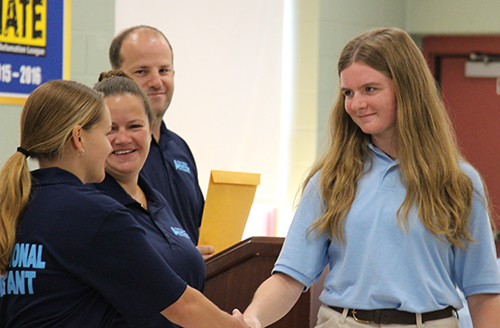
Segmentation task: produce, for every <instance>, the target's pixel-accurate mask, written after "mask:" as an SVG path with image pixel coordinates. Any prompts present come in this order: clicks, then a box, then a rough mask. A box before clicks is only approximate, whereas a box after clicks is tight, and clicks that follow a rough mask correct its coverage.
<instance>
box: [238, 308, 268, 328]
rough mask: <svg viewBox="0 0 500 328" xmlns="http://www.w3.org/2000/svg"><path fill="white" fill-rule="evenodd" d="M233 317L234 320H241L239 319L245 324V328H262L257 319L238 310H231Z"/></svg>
mask: <svg viewBox="0 0 500 328" xmlns="http://www.w3.org/2000/svg"><path fill="white" fill-rule="evenodd" d="M233 316H234V317H235V318H237V319H238V320H241V319H242V320H244V321H245V323H246V326H245V328H262V325H261V323H260V321H259V320H258V319H257V318H255V317H253V316H250V315H248V314H245V315H244V314H242V313H241V312H240V310H238V309H234V310H233Z"/></svg>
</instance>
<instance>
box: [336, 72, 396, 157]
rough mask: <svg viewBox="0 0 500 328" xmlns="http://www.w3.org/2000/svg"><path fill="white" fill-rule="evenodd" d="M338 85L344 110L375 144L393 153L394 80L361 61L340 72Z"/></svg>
mask: <svg viewBox="0 0 500 328" xmlns="http://www.w3.org/2000/svg"><path fill="white" fill-rule="evenodd" d="M340 87H341V90H342V94H343V95H344V106H345V110H346V112H347V114H349V116H350V117H351V119H352V120H353V121H354V123H356V125H357V126H359V128H360V129H361V130H362V131H363V132H364V133H366V134H369V135H371V139H372V142H373V144H374V145H375V146H377V147H378V148H380V149H382V150H383V151H384V152H386V153H387V154H389V155H391V156H393V155H395V149H394V145H393V144H394V138H393V137H394V135H395V132H396V115H397V114H396V108H397V105H396V94H395V92H394V83H393V81H392V80H391V79H390V78H388V77H387V76H385V75H384V74H382V73H380V72H379V71H377V70H375V69H373V68H371V67H370V66H368V65H366V64H363V63H361V62H354V63H353V64H351V65H350V66H348V67H347V68H345V69H344V70H342V72H341V73H340Z"/></svg>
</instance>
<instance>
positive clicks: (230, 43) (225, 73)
mask: <svg viewBox="0 0 500 328" xmlns="http://www.w3.org/2000/svg"><path fill="white" fill-rule="evenodd" d="M115 6H116V19H115V28H116V33H118V32H119V31H121V30H123V29H125V28H127V27H130V26H133V25H138V24H147V25H151V26H154V27H156V28H158V29H160V30H162V31H163V32H164V33H165V35H166V36H167V38H168V39H169V41H170V43H171V44H172V47H173V49H174V69H175V92H174V97H173V101H172V104H171V106H170V108H169V109H168V111H167V114H166V115H165V121H166V123H167V126H168V127H169V128H170V129H171V130H173V131H175V132H177V133H178V134H180V135H181V136H182V137H183V138H184V139H185V140H186V141H187V142H188V144H189V145H190V147H191V150H192V151H193V154H194V155H195V158H196V162H197V165H198V172H199V179H200V185H201V188H202V190H203V191H204V192H206V189H207V186H208V181H209V176H210V170H212V169H216V170H230V171H244V172H255V173H261V185H260V186H259V187H258V188H257V194H256V199H255V203H256V204H263V207H262V208H261V209H259V210H258V211H260V212H262V211H264V213H263V214H262V215H263V216H264V217H267V211H271V210H272V209H273V208H275V207H277V204H276V203H277V202H278V198H279V196H278V193H279V190H280V189H279V177H280V170H281V168H280V155H281V154H280V146H279V145H280V134H281V129H282V126H281V72H282V67H281V65H282V43H283V37H282V36H283V10H284V4H283V0H252V1H245V0H211V1H199V0H183V1H163V0H142V1H135V0H120V1H116V3H115Z"/></svg>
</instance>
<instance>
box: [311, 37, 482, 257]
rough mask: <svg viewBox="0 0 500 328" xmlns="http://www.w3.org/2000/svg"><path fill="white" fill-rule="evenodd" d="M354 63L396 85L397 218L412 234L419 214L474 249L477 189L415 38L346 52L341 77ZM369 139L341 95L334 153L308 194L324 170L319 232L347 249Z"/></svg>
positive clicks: (332, 132)
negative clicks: (401, 189)
mask: <svg viewBox="0 0 500 328" xmlns="http://www.w3.org/2000/svg"><path fill="white" fill-rule="evenodd" d="M354 62H360V63H364V64H366V65H368V66H370V67H372V68H373V69H375V70H377V71H379V72H381V73H382V74H384V75H385V76H387V77H389V78H390V79H392V81H393V83H394V88H395V96H396V101H397V121H396V133H395V136H394V138H395V141H396V147H397V154H398V155H397V156H398V159H399V162H400V175H401V180H402V182H403V184H404V185H405V187H406V191H407V193H406V197H405V199H404V201H403V203H402V204H401V206H400V208H399V209H398V211H397V213H395V219H397V220H398V222H399V223H400V224H401V227H402V228H403V229H405V228H406V227H407V224H408V214H409V211H410V209H411V208H412V207H413V206H416V207H417V209H418V214H419V217H420V220H421V221H422V223H423V224H424V226H425V227H426V228H427V229H429V231H431V232H432V233H433V234H434V235H436V236H438V237H439V238H445V239H447V240H448V241H449V242H450V243H451V244H452V245H454V246H458V247H463V246H464V241H472V239H471V235H470V233H469V231H468V223H469V218H470V214H471V207H472V196H473V186H472V181H471V180H470V178H469V177H468V176H467V175H466V174H465V173H464V172H462V170H461V169H460V167H459V161H460V160H463V159H462V157H461V155H460V153H459V151H458V147H457V144H456V138H455V135H454V131H453V128H452V125H451V123H450V119H449V116H448V114H447V112H446V109H445V107H444V105H443V103H442V101H441V99H440V96H439V92H438V90H437V87H436V84H435V80H434V78H433V76H432V74H431V72H430V71H429V69H428V67H427V64H426V62H425V59H424V57H423V55H422V53H421V52H420V50H419V49H418V47H417V46H416V44H415V43H414V42H413V40H412V39H411V38H410V36H409V35H408V34H407V33H406V32H404V31H402V30H400V29H396V28H383V29H376V30H372V31H369V32H367V33H365V34H362V35H360V36H358V37H356V38H354V39H353V40H351V41H350V42H349V43H348V44H347V45H346V46H345V47H344V49H343V51H342V53H341V56H340V59H339V62H338V74H339V75H340V73H341V72H342V70H343V69H345V68H347V67H349V66H350V65H351V64H352V63H354ZM369 140H370V136H369V135H367V134H365V133H363V132H362V131H361V129H360V128H359V127H358V126H357V125H356V124H355V123H354V122H353V121H352V119H351V118H350V117H349V115H348V114H347V113H346V111H345V108H344V96H343V95H342V94H341V93H340V92H339V94H338V97H337V99H336V102H335V103H334V105H333V108H332V111H331V114H330V118H329V145H328V149H327V152H326V153H325V154H324V155H323V156H322V157H321V158H319V159H318V161H317V162H316V163H315V165H314V166H313V168H312V169H311V171H310V173H309V175H308V176H307V178H306V180H305V182H304V185H303V188H305V185H306V184H307V182H308V181H309V180H310V179H311V177H312V176H313V175H314V174H315V173H316V172H318V171H319V170H321V177H320V186H321V196H322V200H323V201H324V204H325V210H324V212H323V213H322V215H321V216H320V217H319V218H318V219H317V220H316V221H315V222H314V223H313V225H312V226H311V231H312V230H317V232H318V233H327V234H328V235H329V236H330V238H331V239H333V238H336V239H337V240H339V241H340V242H344V241H345V240H344V236H343V233H342V231H343V224H344V220H345V217H346V215H347V212H348V211H349V209H350V207H351V205H352V203H353V201H354V198H355V195H356V188H357V183H358V180H359V178H360V176H361V175H362V174H363V166H364V164H365V163H366V162H367V161H370V160H371V159H370V155H369V152H368V146H367V143H368V141H369Z"/></svg>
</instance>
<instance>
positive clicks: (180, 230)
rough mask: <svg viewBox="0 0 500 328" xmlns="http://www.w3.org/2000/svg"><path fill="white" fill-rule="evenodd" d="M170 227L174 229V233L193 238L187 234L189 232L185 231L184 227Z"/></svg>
mask: <svg viewBox="0 0 500 328" xmlns="http://www.w3.org/2000/svg"><path fill="white" fill-rule="evenodd" d="M170 229H172V231H173V232H174V234H175V235H176V236H181V237H184V238H187V239H191V238H189V235H188V234H187V232H186V231H184V229H181V228H176V227H170Z"/></svg>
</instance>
